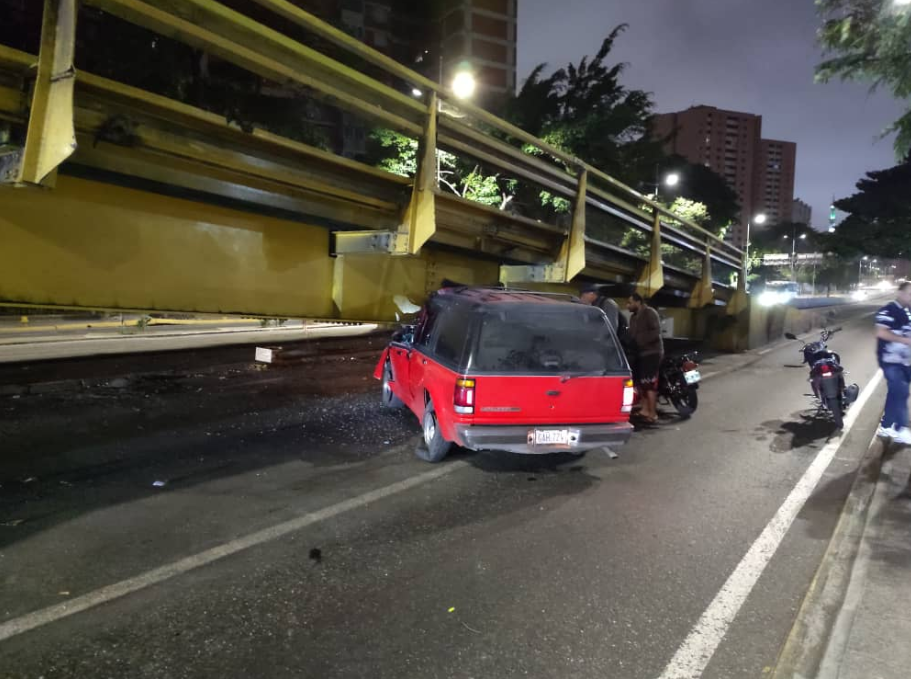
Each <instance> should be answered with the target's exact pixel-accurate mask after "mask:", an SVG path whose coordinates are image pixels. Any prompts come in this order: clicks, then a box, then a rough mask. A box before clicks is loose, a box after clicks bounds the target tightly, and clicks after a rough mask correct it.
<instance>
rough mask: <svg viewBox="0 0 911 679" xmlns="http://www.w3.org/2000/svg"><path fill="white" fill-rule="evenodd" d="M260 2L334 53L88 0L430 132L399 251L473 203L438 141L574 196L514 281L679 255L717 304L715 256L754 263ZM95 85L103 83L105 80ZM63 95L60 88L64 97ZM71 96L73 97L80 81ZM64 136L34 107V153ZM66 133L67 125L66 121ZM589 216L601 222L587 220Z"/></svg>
mask: <svg viewBox="0 0 911 679" xmlns="http://www.w3.org/2000/svg"><path fill="white" fill-rule="evenodd" d="M252 1H253V2H255V3H256V4H257V5H259V6H260V7H261V8H262V9H264V10H268V11H269V12H271V13H272V14H274V16H275V17H278V18H280V19H281V20H282V21H285V22H290V23H291V24H293V25H294V26H296V27H297V28H298V29H301V30H303V31H305V32H306V33H307V34H308V35H310V36H313V37H316V38H319V39H320V41H323V42H325V43H328V44H329V45H331V46H332V48H333V49H332V50H331V51H332V52H333V54H332V56H330V55H329V54H327V53H326V52H329V51H330V50H323V51H320V50H318V49H316V48H314V47H311V46H308V45H307V44H304V43H303V42H301V41H298V40H295V39H294V38H292V37H290V36H289V35H287V34H285V33H282V32H279V31H278V30H275V29H274V28H272V27H270V25H267V23H260V22H258V21H255V20H254V19H252V18H251V17H250V16H247V15H245V14H243V13H241V12H238V11H236V10H234V9H231V8H230V7H228V6H226V5H224V4H221V3H219V2H215V1H214V0H155V2H152V1H151V0H150V1H149V2H144V1H143V0H84V1H83V4H85V5H91V6H94V7H96V8H98V9H101V10H103V11H104V12H107V13H110V14H112V15H115V16H118V17H120V18H121V19H124V20H126V21H128V22H131V23H134V24H137V25H139V26H143V27H145V28H147V29H150V30H152V31H154V32H156V33H159V34H161V35H163V36H166V37H168V38H171V39H174V40H177V41H179V42H182V43H185V44H187V45H190V46H192V47H194V48H196V49H199V50H202V51H204V52H206V53H208V54H210V55H212V56H214V57H217V58H219V59H222V60H224V61H226V62H230V63H232V64H235V65H236V66H239V67H241V68H243V69H246V70H247V71H250V72H252V73H254V74H257V75H259V76H261V77H263V78H265V79H266V80H269V81H272V82H275V83H278V84H280V85H283V86H293V87H296V88H306V89H307V91H308V92H312V93H313V94H314V95H315V96H316V97H318V98H320V99H322V100H323V101H326V102H329V103H330V104H331V105H332V106H334V107H337V108H338V109H341V110H344V111H348V112H350V113H351V114H353V115H355V116H356V117H358V118H359V119H363V120H366V121H369V122H370V123H371V124H373V125H377V126H381V127H388V128H390V129H393V130H396V131H398V132H401V133H402V134H404V135H407V136H408V137H410V138H412V139H417V140H419V141H420V151H419V154H418V156H419V157H418V168H417V172H416V174H415V177H414V180H413V186H412V197H411V201H410V203H409V206H408V209H407V210H406V214H405V218H404V221H403V224H402V226H401V227H400V229H399V233H398V234H395V233H393V234H392V235H391V236H390V238H389V239H388V242H389V243H390V245H389V246H388V249H389V250H390V251H392V252H411V253H414V252H417V251H418V250H419V249H420V248H421V246H422V245H424V244H425V243H426V242H427V241H428V240H430V239H431V238H433V237H434V234H435V231H436V227H435V222H434V218H433V216H432V215H433V213H434V212H435V211H436V210H435V207H436V205H437V201H439V200H444V201H447V202H450V203H451V202H453V201H455V202H457V203H464V202H467V201H461V200H459V199H457V198H455V197H453V196H445V195H444V192H441V191H440V190H439V185H438V173H437V172H436V171H435V168H434V165H435V163H436V157H437V151H438V150H439V149H443V150H445V151H448V152H451V153H453V154H455V155H457V156H459V157H462V158H471V159H473V160H475V161H477V162H478V163H480V164H482V165H483V166H484V167H485V168H487V169H489V170H490V171H493V172H496V173H499V174H501V175H502V176H504V177H510V178H514V179H516V180H518V181H520V182H527V183H528V184H530V185H533V186H535V187H539V188H541V189H543V190H546V191H549V192H551V193H552V194H554V195H556V196H559V197H562V198H564V199H566V200H568V201H570V203H571V204H572V205H573V210H572V218H571V224H563V225H559V224H557V225H550V230H551V231H556V233H557V235H560V236H561V237H560V238H558V239H557V240H556V241H555V242H556V244H557V245H558V247H556V248H555V251H554V252H553V257H551V258H547V257H545V258H542V259H541V260H540V261H539V262H536V263H535V262H528V261H527V260H525V261H523V260H519V261H518V263H517V264H516V265H513V266H509V265H508V266H505V267H503V268H502V269H501V278H502V279H503V280H504V281H509V282H512V281H519V280H540V281H545V282H558V281H564V282H565V281H569V280H570V279H572V278H573V277H574V276H576V275H578V274H580V273H582V272H583V271H584V270H586V269H589V270H592V269H593V267H594V268H595V269H596V268H597V266H596V263H597V261H598V260H599V257H600V258H604V260H605V261H608V260H610V258H611V257H612V256H613V257H625V258H627V259H630V258H632V259H637V258H638V259H639V260H643V259H644V260H645V263H644V265H642V266H641V267H640V269H641V270H640V271H639V272H638V283H639V284H640V285H641V286H643V287H644V288H645V290H646V292H653V291H654V290H656V289H658V288H660V287H662V285H663V283H664V274H663V271H664V268H665V267H668V268H669V269H671V270H672V271H673V270H674V268H675V266H674V264H673V262H680V264H679V265H677V266H676V268H677V269H678V273H679V274H682V275H683V276H684V277H686V276H687V275H688V276H689V277H690V278H691V279H693V278H695V279H700V285H701V288H700V291H699V293H698V299H699V300H700V301H701V302H702V303H709V302H710V301H711V298H712V286H713V285H718V281H721V284H722V285H725V284H727V283H728V281H727V280H726V279H725V278H723V277H722V276H713V273H712V264H713V263H714V264H715V265H717V266H718V267H719V268H720V269H721V270H723V271H736V272H738V273H740V272H741V271H742V263H743V252H742V251H741V250H740V249H739V248H737V247H735V246H733V245H732V244H730V243H728V242H725V241H724V240H723V239H721V238H719V237H717V236H716V235H715V234H713V233H711V232H709V231H707V230H705V229H704V228H702V227H701V226H699V225H698V224H696V223H694V222H692V221H689V220H687V219H684V218H682V217H681V216H679V215H677V214H675V213H673V212H672V211H670V210H668V209H667V208H666V207H664V206H663V205H661V204H659V203H656V202H655V201H653V200H652V199H651V198H650V197H648V196H646V195H644V194H642V193H640V192H638V191H636V190H635V189H634V188H632V187H630V186H628V185H626V184H624V183H623V182H621V181H619V180H617V179H615V178H614V177H611V176H610V175H608V174H607V173H605V172H603V171H602V170H600V169H599V168H596V167H593V166H591V165H590V164H588V163H585V162H583V161H582V160H580V159H578V158H575V157H573V156H572V155H571V154H568V153H566V152H565V151H563V150H561V149H559V148H557V147H554V146H552V145H550V144H548V143H546V142H545V141H543V140H541V139H538V138H536V137H534V136H532V135H530V134H528V133H527V132H525V131H524V130H522V129H520V128H518V127H516V126H515V125H512V124H511V123H509V122H507V121H505V120H503V119H501V118H499V117H497V116H495V115H493V114H491V113H490V112H488V111H486V110H484V109H482V108H480V107H478V106H475V105H472V104H471V103H470V102H466V101H462V100H459V99H458V98H456V97H455V95H454V94H453V93H452V92H451V91H450V90H449V89H448V88H446V87H444V86H442V85H440V84H439V83H437V82H434V81H433V80H430V79H428V78H426V77H425V76H423V75H421V74H420V73H417V72H416V71H413V70H411V69H409V68H407V67H405V66H404V65H402V64H400V63H399V62H397V61H395V60H393V59H391V58H390V57H388V56H386V55H384V54H382V53H381V52H378V51H377V50H374V49H373V48H371V47H369V46H367V45H365V44H363V43H361V42H360V41H358V40H356V39H354V38H353V37H351V36H349V35H348V34H346V33H344V32H343V31H341V30H339V29H337V28H335V27H333V26H331V25H330V24H328V23H326V22H324V21H321V20H320V19H318V18H317V17H315V16H313V15H312V14H310V13H308V12H306V11H305V10H302V9H301V8H299V7H297V6H295V5H294V4H292V3H291V2H288V1H287V0H252ZM75 7H76V4H75V0H46V1H45V22H46V23H47V22H48V21H53V22H54V23H55V24H56V25H57V27H58V29H59V30H57V31H56V34H54V33H53V32H49V31H48V30H47V26H46V27H45V31H44V34H43V38H42V46H41V55H40V56H39V78H38V84H37V85H36V88H35V95H34V96H35V97H36V99H37V98H39V97H40V98H42V99H43V102H44V104H45V106H44V108H47V107H48V106H47V105H48V103H49V102H51V103H53V101H54V97H55V89H59V88H60V86H61V83H62V82H64V81H63V80H61V79H60V77H59V73H58V74H56V76H55V77H51V73H50V70H51V67H52V65H53V64H54V63H55V62H57V65H58V66H59V62H60V59H61V58H64V59H65V58H66V55H67V54H71V53H72V48H73V42H74V41H73V38H72V36H73V35H74V33H75V21H76V11H75ZM49 17H50V18H49ZM67 35H69V36H70V38H69V40H67V38H66V36H67ZM340 55H341V56H340ZM336 57H338V58H336ZM342 57H344V58H342ZM351 60H357V61H358V62H360V63H363V64H365V65H366V67H365V68H355V67H352V66H351V65H348V64H347V63H345V62H348V63H352V61H351ZM42 63H45V69H44V71H45V75H46V76H47V77H46V78H45V80H44V88H43V89H42V88H41V87H40V86H41V84H42V79H41V72H42V68H41V64H42ZM90 80H91V78H88V79H87V81H90ZM95 85H96V86H98V87H100V86H101V85H100V84H99V83H98V82H96V83H95ZM90 86H91V83H90ZM70 87H71V84H70ZM412 88H414V89H417V90H420V92H421V96H420V97H415V96H414V95H413V93H412V91H411V90H412ZM59 96H60V95H59V93H58V94H57V97H58V101H59ZM62 96H63V97H64V100H65V97H66V96H67V95H66V93H65V92H64V93H63V95H62ZM69 96H70V97H72V90H70V94H69ZM148 99H149V100H151V97H150V98H148ZM157 99H161V98H160V97H159V98H157ZM38 103H41V102H38ZM34 104H35V102H34V101H33V106H32V110H33V111H35V110H36V106H35V105H34ZM70 105H72V104H70ZM38 108H39V110H40V107H38ZM33 127H34V128H35V129H34V134H33ZM55 134H58V135H59V134H60V128H59V125H58V124H57V123H55V121H53V120H47V119H45V120H43V121H42V120H37V121H36V120H35V117H34V114H33V116H32V119H31V120H30V121H29V138H28V140H27V143H26V152H25V155H26V157H28V155H29V153H28V151H29V147H30V146H31V147H32V148H34V147H35V146H37V145H38V141H37V140H39V139H41V140H43V141H44V147H45V148H47V147H52V146H53V144H47V141H48V139H50V138H52V137H53V135H55ZM63 134H64V135H65V134H66V131H65V130H64V132H63ZM261 136H262V135H261ZM64 157H66V156H64ZM61 160H62V159H61ZM37 178H38V179H40V177H37ZM32 179H35V177H33V178H32ZM465 209H468V208H467V207H466V208H465ZM587 215H588V216H589V217H588V219H587ZM592 216H594V217H596V218H594V219H593V218H592ZM504 218H505V219H512V220H513V221H514V222H515V225H516V228H517V229H519V230H521V229H535V228H543V229H547V227H548V225H540V226H538V225H536V224H534V223H533V221H532V220H528V219H525V220H523V219H521V218H520V217H518V216H513V215H504ZM599 219H600V220H601V221H604V223H606V224H609V225H612V228H613V231H611V229H609V228H605V229H603V230H601V231H600V233H599V230H598V229H597V228H594V223H595V222H597V221H598V220H599ZM587 223H588V225H589V227H591V228H587ZM622 229H630V230H632V231H634V232H636V233H638V234H640V236H639V243H638V245H639V247H638V248H634V247H633V245H631V244H629V243H626V244H624V243H621V242H620V240H619V239H617V238H616V237H615V235H616V234H617V233H619V232H620V231H621V230H622ZM611 234H614V235H611ZM352 236H353V237H352V238H351V239H349V241H348V242H349V245H348V246H347V247H351V248H355V249H356V248H358V247H361V245H360V244H361V243H363V239H358V238H357V237H354V236H356V234H352ZM399 237H401V238H399ZM374 242H375V239H374ZM693 262H696V266H697V267H698V268H699V271H698V272H697V271H695V270H694V269H693ZM740 278H741V279H742V276H741V277H740ZM695 294H696V291H694V295H695Z"/></svg>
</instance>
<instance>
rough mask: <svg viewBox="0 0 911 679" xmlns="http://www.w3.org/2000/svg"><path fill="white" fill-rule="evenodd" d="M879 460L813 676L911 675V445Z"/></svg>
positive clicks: (865, 678)
mask: <svg viewBox="0 0 911 679" xmlns="http://www.w3.org/2000/svg"><path fill="white" fill-rule="evenodd" d="M883 460H884V461H883V465H882V471H881V472H880V476H879V480H878V481H877V484H876V488H875V491H874V494H873V499H872V502H871V504H870V508H869V510H868V513H867V521H866V524H865V526H864V530H863V537H862V538H861V542H860V547H859V549H858V553H857V558H856V560H855V561H854V565H853V568H852V571H851V577H850V580H849V584H848V589H847V592H846V593H845V598H844V602H843V604H842V606H841V610H840V612H839V613H838V617H837V618H836V620H835V626H834V628H833V629H832V633H831V634H830V636H829V641H828V644H827V646H826V649H825V652H824V655H823V658H822V662H821V665H820V670H819V673H818V674H817V677H818V679H906V678H907V677H909V676H911V643H909V641H911V484H909V477H911V448H907V447H901V446H896V445H895V444H894V443H893V444H889V445H888V447H887V448H886V450H885V451H884V455H883Z"/></svg>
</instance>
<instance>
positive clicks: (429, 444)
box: [417, 401, 452, 462]
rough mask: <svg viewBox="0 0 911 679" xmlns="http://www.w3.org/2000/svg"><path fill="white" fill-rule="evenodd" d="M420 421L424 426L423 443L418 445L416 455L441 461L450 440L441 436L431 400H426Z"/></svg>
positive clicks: (427, 460) (449, 445) (428, 460)
mask: <svg viewBox="0 0 911 679" xmlns="http://www.w3.org/2000/svg"><path fill="white" fill-rule="evenodd" d="M421 423H422V425H423V428H424V444H423V445H421V446H418V449H417V455H418V457H419V458H421V459H422V460H424V461H426V462H440V461H442V460H443V458H444V457H446V455H447V454H448V453H449V450H450V449H451V448H452V441H447V440H446V439H444V438H443V434H442V432H441V431H440V426H439V422H438V421H437V414H436V412H435V411H434V409H433V402H431V401H428V403H427V407H426V408H424V417H423V419H422V422H421Z"/></svg>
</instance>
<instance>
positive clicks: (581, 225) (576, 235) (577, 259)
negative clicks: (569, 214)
mask: <svg viewBox="0 0 911 679" xmlns="http://www.w3.org/2000/svg"><path fill="white" fill-rule="evenodd" d="M587 200H588V170H585V169H583V170H582V171H581V172H580V173H579V179H578V184H577V188H576V204H575V205H574V206H573V223H572V227H570V231H569V236H568V237H567V239H566V242H565V243H564V244H563V247H562V248H561V251H560V262H561V263H562V264H563V268H564V277H563V282H564V283H569V282H570V281H571V280H572V279H573V278H575V277H576V276H578V275H579V274H580V273H582V270H583V269H585V205H586V202H587Z"/></svg>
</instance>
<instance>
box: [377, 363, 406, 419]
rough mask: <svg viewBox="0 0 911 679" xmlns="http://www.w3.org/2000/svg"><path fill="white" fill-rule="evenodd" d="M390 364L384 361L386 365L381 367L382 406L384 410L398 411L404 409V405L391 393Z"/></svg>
mask: <svg viewBox="0 0 911 679" xmlns="http://www.w3.org/2000/svg"><path fill="white" fill-rule="evenodd" d="M393 381H394V380H393V378H392V364H391V363H389V361H386V365H384V366H383V400H382V403H383V406H384V407H386V408H391V409H393V410H399V409H401V408H404V407H405V404H404V403H403V402H402V399H400V398H399V397H398V396H396V395H395V392H394V391H392V382H393Z"/></svg>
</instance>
